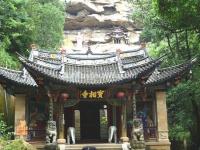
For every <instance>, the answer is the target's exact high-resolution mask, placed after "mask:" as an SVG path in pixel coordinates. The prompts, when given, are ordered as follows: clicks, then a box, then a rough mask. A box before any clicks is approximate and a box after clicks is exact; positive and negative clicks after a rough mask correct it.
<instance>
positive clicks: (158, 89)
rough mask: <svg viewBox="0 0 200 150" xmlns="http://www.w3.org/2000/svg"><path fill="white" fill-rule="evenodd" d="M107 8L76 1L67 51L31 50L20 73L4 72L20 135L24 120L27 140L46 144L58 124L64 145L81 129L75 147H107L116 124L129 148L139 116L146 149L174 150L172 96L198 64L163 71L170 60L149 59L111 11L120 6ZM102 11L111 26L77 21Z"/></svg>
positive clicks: (128, 28)
mask: <svg viewBox="0 0 200 150" xmlns="http://www.w3.org/2000/svg"><path fill="white" fill-rule="evenodd" d="M120 2H121V3H123V2H122V1H120ZM107 3H108V2H106V1H105V2H104V1H101V2H100V1H97V0H94V1H93V4H92V5H89V4H88V3H85V2H84V1H80V2H77V3H75V2H73V3H70V5H69V6H68V7H69V8H68V9H67V11H68V13H70V14H71V15H69V16H68V18H67V19H68V21H67V22H66V26H65V29H66V31H65V36H66V37H65V43H64V45H63V48H62V49H61V50H57V51H53V52H51V51H47V50H46V51H45V50H41V49H39V48H38V47H37V46H35V45H33V46H32V49H31V52H30V55H29V57H28V58H26V57H24V56H22V55H20V54H19V60H20V62H21V64H22V70H20V71H16V70H11V69H8V68H5V67H0V84H1V85H2V87H3V88H4V89H5V90H6V91H7V93H9V94H10V95H12V99H13V100H14V107H15V110H14V112H15V123H14V125H15V133H16V132H18V129H19V128H18V124H19V121H25V122H23V125H24V128H25V129H27V130H28V131H27V134H26V138H27V140H28V141H30V142H31V141H46V138H45V137H46V134H47V133H46V127H47V126H48V123H49V122H55V124H53V126H55V127H56V129H55V130H56V132H57V139H58V141H59V142H61V143H62V142H63V143H65V142H66V139H67V135H68V132H67V131H68V128H69V127H73V128H75V138H76V143H107V142H108V136H109V134H108V130H109V127H110V126H115V127H116V129H117V142H118V143H124V142H129V141H130V140H131V139H132V127H133V124H134V119H137V118H139V119H141V121H142V127H143V131H144V132H143V133H144V140H145V145H146V147H147V149H150V150H156V149H157V150H161V149H162V150H169V149H170V142H169V138H168V123H167V108H166V90H167V89H168V88H170V87H172V86H174V85H176V84H178V82H179V81H180V79H181V77H182V76H184V75H186V74H187V73H188V72H189V71H190V69H191V67H192V64H193V63H194V62H195V59H194V60H191V61H188V62H185V63H183V64H180V65H176V66H172V67H168V68H160V65H161V63H162V60H163V59H165V56H161V57H160V58H157V59H153V58H151V57H150V56H149V55H148V52H147V50H146V48H145V46H144V44H140V42H139V36H138V31H135V30H134V26H133V25H132V23H131V22H129V21H127V20H121V21H112V19H111V20H109V19H108V18H109V16H111V15H112V14H111V12H113V11H114V13H119V12H120V11H118V10H117V9H118V7H115V6H118V5H119V2H118V3H117V4H115V5H114V4H113V5H109V4H107ZM99 5H100V6H101V7H100V6H99ZM73 6H74V7H73ZM75 6H76V7H75ZM97 7H98V9H95V8H97ZM75 8H77V9H76V10H74V9H75ZM83 8H84V9H83ZM99 8H102V11H101V12H96V11H97V10H101V9H99ZM120 8H121V7H120ZM126 8H127V7H126ZM77 11H79V13H77ZM92 13H93V14H92ZM94 13H95V14H96V15H94ZM101 13H104V15H105V17H104V18H105V20H103V21H102V20H101V21H100V22H98V20H97V19H96V20H95V21H96V24H95V26H96V28H93V27H92V24H89V23H88V24H86V22H84V21H82V22H78V21H76V20H77V19H78V18H79V19H80V18H82V19H83V18H84V19H86V20H87V21H89V22H90V21H91V22H93V21H92V20H93V19H94V18H98V15H99V14H101ZM122 14H124V13H122ZM83 16H85V17H83ZM101 16H102V15H101ZM117 16H120V14H119V15H117ZM106 18H107V19H106ZM108 20H109V21H108ZM116 20H117V19H116ZM93 23H94V22H93ZM106 24H107V26H106ZM97 28H98V29H97ZM90 31H92V32H90ZM95 31H96V32H95ZM25 124H26V125H25ZM25 133H26V132H24V134H25ZM15 135H16V138H17V136H18V135H17V134H15ZM19 135H20V133H19ZM23 136H24V135H23Z"/></svg>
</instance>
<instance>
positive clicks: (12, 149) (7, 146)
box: [0, 140, 36, 150]
mask: <svg viewBox="0 0 200 150" xmlns="http://www.w3.org/2000/svg"><path fill="white" fill-rule="evenodd" d="M0 146H2V147H3V149H4V150H36V149H35V148H34V147H33V146H32V145H30V144H29V143H26V142H25V141H23V140H13V141H3V140H1V141H0Z"/></svg>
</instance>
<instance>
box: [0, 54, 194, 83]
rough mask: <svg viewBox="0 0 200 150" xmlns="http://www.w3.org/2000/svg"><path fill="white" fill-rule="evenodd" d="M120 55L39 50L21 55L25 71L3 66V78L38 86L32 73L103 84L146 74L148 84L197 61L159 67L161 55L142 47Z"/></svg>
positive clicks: (178, 72)
mask: <svg viewBox="0 0 200 150" xmlns="http://www.w3.org/2000/svg"><path fill="white" fill-rule="evenodd" d="M63 56H64V57H63ZM69 56H70V57H69ZM119 57H120V58H118V57H117V55H116V54H113V53H105V54H93V53H90V54H89V53H86V54H85V53H82V54H81V53H76V54H65V55H62V54H61V53H50V52H41V51H39V52H37V56H34V57H33V59H30V60H28V59H26V58H24V57H23V56H19V59H20V60H21V62H22V64H23V65H24V67H25V68H26V69H24V70H23V71H14V70H10V69H5V68H2V67H0V79H3V80H4V79H5V80H6V81H9V82H13V83H15V84H20V85H26V86H37V84H36V82H35V80H34V79H33V77H34V76H33V75H37V74H40V75H42V76H44V77H46V78H49V79H50V80H54V81H58V82H59V83H65V84H74V85H80V86H82V85H83V86H102V85H103V86H104V85H109V84H115V83H126V82H129V81H132V80H136V79H137V78H139V77H142V76H145V77H147V78H148V79H147V81H146V83H145V85H146V86H149V85H158V84H162V83H164V82H166V81H168V80H171V79H173V78H175V77H176V76H179V75H182V74H183V73H185V72H186V71H187V70H189V69H190V67H191V65H192V64H193V63H194V61H195V60H191V61H189V62H186V63H184V64H181V65H177V66H173V67H169V68H165V69H157V68H158V67H159V65H160V63H161V59H162V58H159V59H155V60H153V59H152V58H150V57H148V56H145V55H142V54H140V53H139V50H138V51H136V50H134V51H129V52H122V53H120V56H119ZM63 58H64V59H63ZM80 58H81V59H80ZM86 58H87V59H86ZM94 58H98V59H94ZM24 71H25V72H24ZM29 73H30V74H29Z"/></svg>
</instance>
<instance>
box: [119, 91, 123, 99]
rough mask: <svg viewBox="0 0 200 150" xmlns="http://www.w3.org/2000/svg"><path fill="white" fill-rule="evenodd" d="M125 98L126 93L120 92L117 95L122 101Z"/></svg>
mask: <svg viewBox="0 0 200 150" xmlns="http://www.w3.org/2000/svg"><path fill="white" fill-rule="evenodd" d="M124 97H125V92H122V91H120V92H118V93H117V98H120V99H122V98H124Z"/></svg>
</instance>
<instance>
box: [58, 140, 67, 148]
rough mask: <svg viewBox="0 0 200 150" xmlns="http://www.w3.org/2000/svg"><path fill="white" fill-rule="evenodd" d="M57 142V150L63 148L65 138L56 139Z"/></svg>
mask: <svg viewBox="0 0 200 150" xmlns="http://www.w3.org/2000/svg"><path fill="white" fill-rule="evenodd" d="M57 144H58V149H59V150H65V144H66V139H58V140H57Z"/></svg>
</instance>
